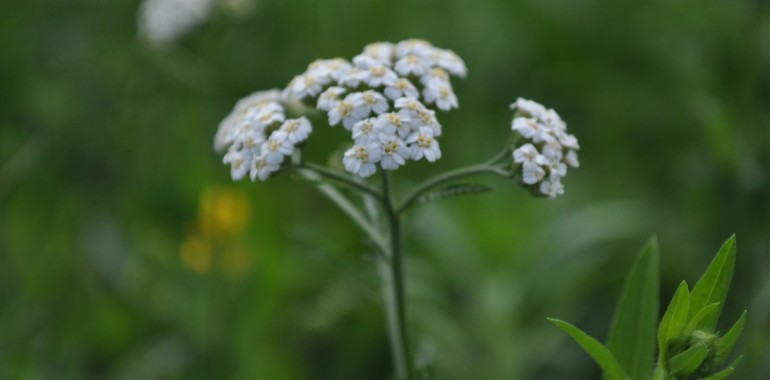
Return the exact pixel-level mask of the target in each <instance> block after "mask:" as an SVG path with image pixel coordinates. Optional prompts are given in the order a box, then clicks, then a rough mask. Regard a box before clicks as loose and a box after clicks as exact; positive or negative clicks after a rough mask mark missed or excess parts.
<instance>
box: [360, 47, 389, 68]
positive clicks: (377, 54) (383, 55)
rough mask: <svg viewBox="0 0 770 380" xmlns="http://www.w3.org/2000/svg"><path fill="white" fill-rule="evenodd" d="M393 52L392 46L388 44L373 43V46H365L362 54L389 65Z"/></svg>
mask: <svg viewBox="0 0 770 380" xmlns="http://www.w3.org/2000/svg"><path fill="white" fill-rule="evenodd" d="M393 51H394V48H393V44H391V43H390V42H375V43H373V44H369V45H366V47H365V48H364V53H363V54H365V55H368V56H370V57H372V58H374V59H376V60H378V61H380V62H382V63H384V64H386V65H390V63H391V61H392V59H393Z"/></svg>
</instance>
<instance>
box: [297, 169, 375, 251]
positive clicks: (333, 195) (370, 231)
mask: <svg viewBox="0 0 770 380" xmlns="http://www.w3.org/2000/svg"><path fill="white" fill-rule="evenodd" d="M297 171H298V172H299V173H300V175H302V176H303V177H305V178H307V179H309V180H312V181H317V180H319V179H320V175H319V174H318V173H317V172H316V171H315V170H313V169H302V168H298V169H297ZM315 186H316V188H318V190H319V191H321V192H322V193H323V194H324V195H326V197H327V198H329V199H330V200H331V201H332V202H334V203H335V204H336V205H337V206H338V207H339V208H340V209H341V210H342V211H343V212H345V213H346V214H347V215H348V216H349V217H350V219H352V220H353V222H355V223H356V224H357V225H358V227H360V228H361V230H363V231H364V232H365V233H366V235H367V236H368V237H369V238H370V239H372V242H373V243H374V245H375V246H377V249H379V250H380V251H381V252H387V244H386V243H385V240H384V238H383V237H382V235H381V234H380V232H379V231H377V229H376V228H374V226H372V225H371V223H369V221H367V220H366V217H364V215H363V214H361V212H360V211H359V210H358V208H356V206H354V205H353V204H352V203H351V202H350V200H348V199H347V198H345V196H344V195H342V193H340V191H339V190H337V189H336V188H335V187H334V186H332V185H330V184H328V183H316V184H315Z"/></svg>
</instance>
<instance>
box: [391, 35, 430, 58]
mask: <svg viewBox="0 0 770 380" xmlns="http://www.w3.org/2000/svg"><path fill="white" fill-rule="evenodd" d="M430 49H435V48H434V47H433V45H431V44H430V42H428V41H425V40H420V39H415V38H413V39H408V40H404V41H401V42H399V43H398V44H396V57H398V58H401V57H404V56H406V55H409V54H415V55H422V54H425V52H426V51H427V50H430Z"/></svg>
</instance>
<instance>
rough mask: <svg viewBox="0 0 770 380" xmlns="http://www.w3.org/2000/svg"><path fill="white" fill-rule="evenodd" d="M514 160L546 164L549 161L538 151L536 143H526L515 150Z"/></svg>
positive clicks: (516, 161)
mask: <svg viewBox="0 0 770 380" xmlns="http://www.w3.org/2000/svg"><path fill="white" fill-rule="evenodd" d="M513 162H515V163H517V164H522V163H527V162H529V163H533V164H535V165H545V164H546V163H548V160H547V159H546V158H545V157H543V155H542V154H540V153H539V152H538V151H537V148H535V146H534V145H532V144H524V145H522V146H520V147H519V148H518V149H516V150H514V151H513Z"/></svg>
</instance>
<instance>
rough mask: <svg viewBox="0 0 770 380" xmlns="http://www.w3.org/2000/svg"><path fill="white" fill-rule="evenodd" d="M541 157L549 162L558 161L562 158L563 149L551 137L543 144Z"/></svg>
mask: <svg viewBox="0 0 770 380" xmlns="http://www.w3.org/2000/svg"><path fill="white" fill-rule="evenodd" d="M543 157H545V158H546V159H547V160H548V161H550V162H559V161H561V159H562V158H564V151H563V148H562V146H561V144H559V142H558V141H557V140H556V139H551V140H548V141H546V142H545V144H544V145H543Z"/></svg>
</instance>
